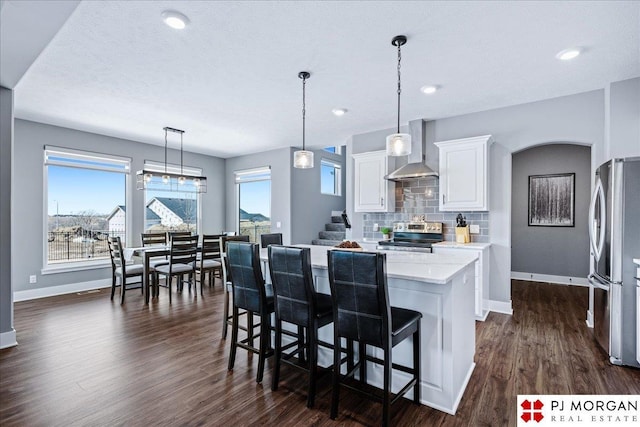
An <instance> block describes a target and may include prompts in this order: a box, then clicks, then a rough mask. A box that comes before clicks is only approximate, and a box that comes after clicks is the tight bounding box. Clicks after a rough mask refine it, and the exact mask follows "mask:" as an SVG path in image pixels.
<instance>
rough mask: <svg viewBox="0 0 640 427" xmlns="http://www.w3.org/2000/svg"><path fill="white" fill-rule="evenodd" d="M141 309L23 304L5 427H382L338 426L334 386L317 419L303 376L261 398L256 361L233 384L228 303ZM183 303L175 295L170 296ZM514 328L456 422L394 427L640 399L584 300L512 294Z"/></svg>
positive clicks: (354, 402)
mask: <svg viewBox="0 0 640 427" xmlns="http://www.w3.org/2000/svg"><path fill="white" fill-rule="evenodd" d="M166 292H167V290H166V289H164V288H162V289H161V293H160V299H159V301H155V302H152V303H151V304H150V305H149V306H145V305H144V302H143V299H142V296H141V295H140V293H139V292H138V291H131V292H128V293H127V301H126V304H125V305H123V306H121V305H120V304H119V303H118V302H115V301H114V302H111V301H110V300H109V292H108V290H104V289H103V290H101V291H100V292H96V293H85V294H83V295H76V294H74V295H66V296H59V297H51V298H46V299H40V300H33V301H25V302H20V303H16V304H15V328H16V330H17V333H18V342H19V345H18V346H17V347H14V348H10V349H5V350H2V351H0V425H2V426H4V427H8V426H114V425H131V426H134V425H139V426H150V425H167V426H174V425H176V426H177V425H180V426H196V425H212V426H215V425H232V426H246V425H284V426H294V425H295V426H334V425H341V426H356V425H378V424H379V422H380V417H381V406H380V404H378V403H374V402H370V401H368V400H366V399H364V398H361V397H359V396H354V395H353V394H352V393H349V392H346V391H345V392H343V393H342V399H341V402H340V413H339V417H338V419H337V420H336V421H332V420H331V419H330V418H329V406H330V401H331V393H330V378H329V376H326V377H325V378H323V379H321V380H320V381H319V383H318V396H317V397H316V406H315V408H314V409H308V408H306V406H305V403H306V391H305V387H306V378H305V375H304V373H301V372H299V371H297V370H293V369H292V368H289V367H287V366H284V367H283V368H282V373H281V379H282V382H281V385H280V388H279V390H278V391H277V392H272V391H271V389H270V382H271V364H270V363H269V362H268V363H267V368H266V372H265V378H264V383H263V384H262V385H257V384H256V382H255V370H256V366H257V357H252V358H250V357H248V356H247V352H245V351H239V353H238V358H237V360H236V365H235V366H236V367H235V370H234V371H233V372H228V371H227V357H228V352H229V345H228V343H227V342H225V341H223V340H222V339H221V326H220V324H221V311H222V291H221V288H220V285H219V283H217V284H216V287H215V288H213V289H210V290H208V291H207V290H205V296H204V297H201V296H199V295H198V296H197V297H194V295H193V294H190V293H188V292H186V291H185V292H184V293H183V294H182V295H177V296H176V295H174V299H173V304H172V305H169V304H168V298H167V294H166ZM174 292H175V289H174ZM512 294H513V307H514V315H513V316H507V315H503V314H496V313H492V314H491V315H489V317H488V319H487V321H486V322H477V326H476V336H477V343H476V348H477V351H476V362H477V366H476V369H475V371H474V372H473V375H472V377H471V381H470V383H469V386H468V387H467V390H466V392H465V394H464V397H463V399H462V402H461V403H460V406H459V408H458V412H457V414H456V415H455V416H451V415H447V414H444V413H442V412H440V411H437V410H434V409H430V408H428V407H425V406H416V405H413V404H412V403H410V402H409V401H407V400H403V401H401V402H399V403H397V404H396V405H394V407H393V408H392V422H393V423H394V424H395V425H407V426H409V425H415V426H507V425H509V426H514V425H515V424H516V397H517V395H518V394H567V393H575V394H640V370H638V369H632V368H624V367H619V366H612V365H610V364H609V363H608V361H607V358H606V356H605V354H604V353H603V352H602V351H600V349H599V348H598V347H597V345H596V343H595V342H594V340H593V339H592V336H591V332H590V330H589V329H588V328H587V327H586V325H585V322H584V318H585V311H586V308H587V288H582V287H567V286H558V285H549V284H543V283H530V282H519V281H514V282H513V291H512Z"/></svg>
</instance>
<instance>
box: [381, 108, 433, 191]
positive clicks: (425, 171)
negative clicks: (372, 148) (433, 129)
mask: <svg viewBox="0 0 640 427" xmlns="http://www.w3.org/2000/svg"><path fill="white" fill-rule="evenodd" d="M424 126H425V123H424V120H412V121H410V122H409V133H410V134H411V154H409V156H408V157H409V158H408V161H409V163H407V164H406V165H404V166H402V167H400V168H399V169H396V170H395V171H393V172H391V173H390V174H389V175H386V176H385V177H384V179H387V180H389V181H412V180H416V179H422V178H427V177H431V176H433V177H437V176H438V172H436V171H434V170H433V169H431V168H430V167H429V166H427V165H426V164H425V163H424V162H425V158H424V155H423V154H422V146H423V144H424V143H425V135H424V134H425V132H424Z"/></svg>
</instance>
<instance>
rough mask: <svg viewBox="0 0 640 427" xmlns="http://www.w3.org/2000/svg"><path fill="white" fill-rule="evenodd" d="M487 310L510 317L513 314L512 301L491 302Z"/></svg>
mask: <svg viewBox="0 0 640 427" xmlns="http://www.w3.org/2000/svg"><path fill="white" fill-rule="evenodd" d="M487 308H488V309H489V311H493V312H496V313H502V314H509V315H512V314H513V306H512V305H511V300H509V302H504V301H495V300H489V305H488V307H487Z"/></svg>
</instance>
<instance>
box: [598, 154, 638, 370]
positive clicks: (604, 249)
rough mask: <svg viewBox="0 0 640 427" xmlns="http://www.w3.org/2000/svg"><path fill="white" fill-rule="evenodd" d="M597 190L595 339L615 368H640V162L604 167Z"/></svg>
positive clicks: (618, 161) (613, 162) (615, 161)
mask: <svg viewBox="0 0 640 427" xmlns="http://www.w3.org/2000/svg"><path fill="white" fill-rule="evenodd" d="M594 188H595V189H594V192H593V196H592V197H591V204H590V209H589V236H590V241H591V258H592V260H593V273H592V274H591V275H590V276H589V283H591V285H592V286H593V292H594V313H593V315H594V319H593V322H594V334H595V337H596V339H597V340H598V342H599V343H600V345H601V346H602V347H603V348H604V349H605V351H606V352H607V353H608V354H609V359H610V361H611V363H614V364H617V365H630V366H636V367H640V363H638V359H640V355H638V354H636V340H637V339H638V338H637V336H638V334H637V331H636V321H637V317H636V316H638V315H640V313H638V308H637V307H636V305H637V299H636V287H637V286H636V281H635V265H634V264H633V258H638V257H640V157H634V158H626V159H612V160H609V161H608V162H606V163H604V164H603V165H602V166H600V167H599V168H598V170H597V171H596V180H595V187H594Z"/></svg>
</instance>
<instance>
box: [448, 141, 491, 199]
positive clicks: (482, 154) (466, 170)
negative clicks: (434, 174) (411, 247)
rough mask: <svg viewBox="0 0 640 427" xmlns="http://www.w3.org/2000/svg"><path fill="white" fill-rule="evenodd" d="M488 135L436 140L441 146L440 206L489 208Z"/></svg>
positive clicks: (489, 142)
mask: <svg viewBox="0 0 640 427" xmlns="http://www.w3.org/2000/svg"><path fill="white" fill-rule="evenodd" d="M492 142H493V140H492V138H491V135H484V136H477V137H473V138H464V139H456V140H452V141H442V142H436V146H438V148H439V149H440V180H439V182H440V210H441V211H488V210H489V146H490V145H491V143H492Z"/></svg>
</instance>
